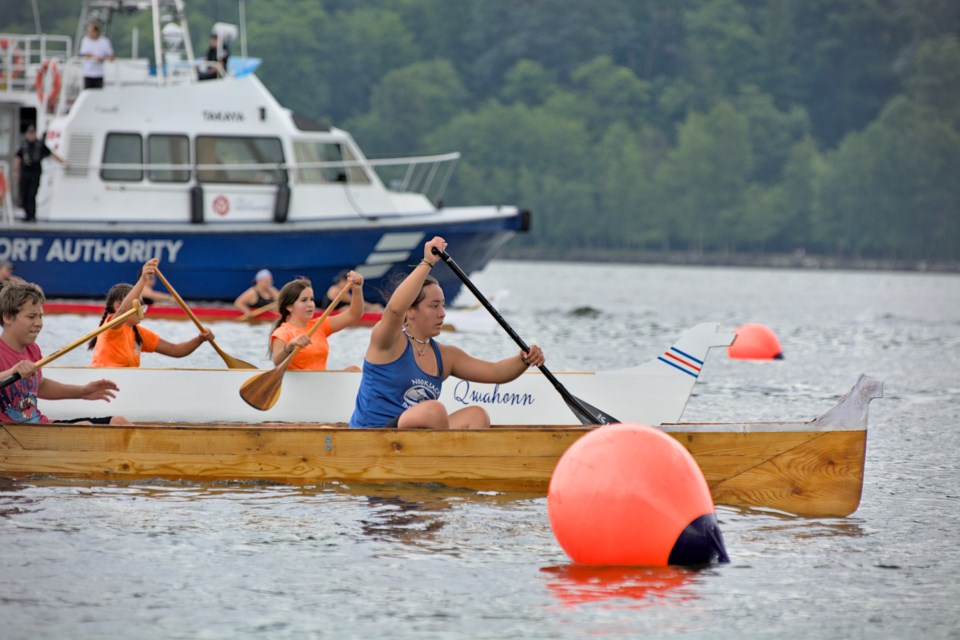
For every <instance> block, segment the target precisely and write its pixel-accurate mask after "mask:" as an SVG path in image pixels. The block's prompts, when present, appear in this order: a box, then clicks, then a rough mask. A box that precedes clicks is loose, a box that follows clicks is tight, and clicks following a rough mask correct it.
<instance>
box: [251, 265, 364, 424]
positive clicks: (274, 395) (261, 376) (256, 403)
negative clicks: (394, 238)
mask: <svg viewBox="0 0 960 640" xmlns="http://www.w3.org/2000/svg"><path fill="white" fill-rule="evenodd" d="M351 286H353V285H352V284H351V283H349V282H348V283H347V286H345V287H344V288H343V289H340V293H338V294H337V297H336V298H334V299H333V302H331V303H330V306H329V307H327V308H326V310H325V311H324V312H323V315H321V316H320V319H319V320H317V322H316V323H315V324H314V325H313V326H312V327H310V331H307V337H308V338H310V337H312V336H313V332H314V331H316V330H317V329H319V328H320V325H321V324H323V321H324V320H326V319H327V316H329V315H330V312H331V311H333V310H334V309H336V308H337V305H338V304H340V300H341V298H343V296H344V294H346V293H347V291H349V290H350V287H351ZM298 351H300V345H297V346H295V347H294V348H293V350H291V351H290V354H289V355H288V356H287V357H286V358H284V359H283V362H281V363H280V364H278V365H277V366H276V367H274V368H273V369H271V370H270V371H267V372H266V373H258V374H257V375H255V376H253V377H252V378H250V379H249V380H247V381H246V382H244V383H243V385H241V386H240V397H241V398H243V400H244V402H246V403H247V404H248V405H250V406H251V407H253V408H254V409H259V410H260V411H266V410H267V409H269V408H270V407H272V406H273V405H275V404H277V400H279V399H280V386H281V385H282V384H283V374H284V373H286V372H287V367H289V366H290V362H291V361H292V360H293V358H294V356H296V355H297V352H298Z"/></svg>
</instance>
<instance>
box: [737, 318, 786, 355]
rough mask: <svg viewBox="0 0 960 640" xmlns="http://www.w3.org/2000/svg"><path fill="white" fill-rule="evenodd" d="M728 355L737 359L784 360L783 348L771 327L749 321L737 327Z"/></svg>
mask: <svg viewBox="0 0 960 640" xmlns="http://www.w3.org/2000/svg"><path fill="white" fill-rule="evenodd" d="M727 355H728V356H729V357H731V358H734V359H737V360H783V348H782V347H781V346H780V341H779V340H778V339H777V334H775V333H774V332H773V331H772V330H771V329H770V327H767V326H766V325H762V324H758V323H756V322H749V323H747V324H745V325H742V326H741V327H740V328H739V329H737V338H736V340H734V341H733V344H731V345H730V346H729V347H727Z"/></svg>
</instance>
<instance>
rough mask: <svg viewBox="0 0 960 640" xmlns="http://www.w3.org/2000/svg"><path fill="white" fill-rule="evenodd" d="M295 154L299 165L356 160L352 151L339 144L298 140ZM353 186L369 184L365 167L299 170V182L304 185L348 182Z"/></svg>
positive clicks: (295, 145) (294, 148) (294, 150)
mask: <svg viewBox="0 0 960 640" xmlns="http://www.w3.org/2000/svg"><path fill="white" fill-rule="evenodd" d="M293 153H294V155H295V156H296V161H297V164H298V165H300V164H310V163H320V162H344V161H352V160H356V158H355V157H354V155H353V154H352V153H350V149H349V148H347V147H345V146H343V145H340V144H338V143H331V142H314V141H310V140H298V141H295V142H294V143H293ZM348 179H349V181H350V183H351V184H369V183H370V179H369V178H368V177H367V174H366V172H365V171H364V170H363V167H343V166H339V167H337V166H333V167H306V168H298V169H297V182H300V183H302V184H324V183H330V182H346V181H347V180H348Z"/></svg>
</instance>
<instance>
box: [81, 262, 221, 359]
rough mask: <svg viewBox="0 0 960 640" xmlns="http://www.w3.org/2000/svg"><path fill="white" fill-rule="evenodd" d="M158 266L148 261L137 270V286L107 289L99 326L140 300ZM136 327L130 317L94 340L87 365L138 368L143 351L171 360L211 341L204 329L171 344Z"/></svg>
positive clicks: (135, 320) (211, 336)
mask: <svg viewBox="0 0 960 640" xmlns="http://www.w3.org/2000/svg"><path fill="white" fill-rule="evenodd" d="M159 265H160V261H159V260H158V259H156V258H154V259H152V260H148V261H147V262H146V264H144V265H143V268H142V269H141V270H140V278H139V279H138V280H137V282H136V284H134V285H129V284H126V283H120V284H115V285H113V286H112V287H111V288H110V291H108V292H107V300H106V303H105V305H104V310H103V317H102V318H101V319H100V324H101V325H102V324H103V323H104V322H108V321H109V320H110V318H112V317H113V316H114V315H116V314H119V313H123V312H125V311H126V310H127V309H131V308H133V301H134V300H138V299H140V298H141V296H142V295H143V290H144V287H146V286H147V283H148V282H149V280H150V279H151V276H153V277H155V274H156V272H157V267H158V266H159ZM139 324H140V318H138V317H137V316H136V315H133V316H131V317H130V319H129V320H127V321H126V322H124V323H123V324H121V325H119V326H116V327H114V328H113V329H108V330H107V331H104V332H103V333H101V334H100V335H99V336H97V337H95V338H93V340H91V341H90V346H89V348H90V349H93V360H92V361H91V362H90V366H93V367H139V366H140V354H141V353H142V352H147V353H152V352H156V353H160V354H163V355H165V356H170V357H171V358H183V357H184V356H188V355H190V354H191V353H193V352H194V351H196V350H197V347H199V346H200V345H201V344H203V343H204V342H207V341H208V340H212V339H213V333H211V332H210V331H209V330H207V331H204V332H203V333H200V334H198V335H197V336H196V337H195V338H192V339H190V340H187V341H185V342H179V343H176V344H174V343H172V342H167V341H166V340H164V339H163V338H161V337H160V336H159V335H157V334H156V333H154V332H153V331H150V330H149V329H147V328H146V327H141V326H139Z"/></svg>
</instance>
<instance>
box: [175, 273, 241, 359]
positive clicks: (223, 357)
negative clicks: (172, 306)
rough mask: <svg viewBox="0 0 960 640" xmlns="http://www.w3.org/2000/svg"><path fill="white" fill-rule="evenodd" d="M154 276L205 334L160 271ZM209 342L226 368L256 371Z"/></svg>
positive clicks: (214, 343) (198, 322) (191, 311)
mask: <svg viewBox="0 0 960 640" xmlns="http://www.w3.org/2000/svg"><path fill="white" fill-rule="evenodd" d="M156 274H157V277H158V278H159V279H160V282H162V283H163V286H165V287H166V288H167V291H169V292H170V295H172V296H173V298H174V299H175V300H176V301H177V304H179V305H180V308H181V309H183V311H184V313H186V314H187V315H188V316H190V319H191V320H193V324H195V325H197V329H199V330H200V332H201V333H206V331H207V329H206V327H204V326H203V325H202V324H200V319H199V318H197V316H196V315H195V314H194V313H193V310H192V309H190V307H188V306H187V303H186V302H184V300H183V298H181V297H180V294H179V293H177V290H176V289H174V288H173V285H171V284H170V281H169V280H167V279H166V278H165V277H164V276H163V274H162V273H160V269H157V271H156ZM209 342H210V346H211V347H213V350H214V351H216V352H217V354H219V356H220V357H221V358H222V359H223V361H224V363H226V365H227V367H228V368H230V369H256V367H255V366H253V365H252V364H250V363H249V362H244V361H243V360H240V359H239V358H234V357H233V356H231V355H229V354H228V353H226V352H225V351H224V350H223V349H221V348H220V346H219V345H217V343H216V342H214V341H213V340H212V339H211V340H210V341H209Z"/></svg>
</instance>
